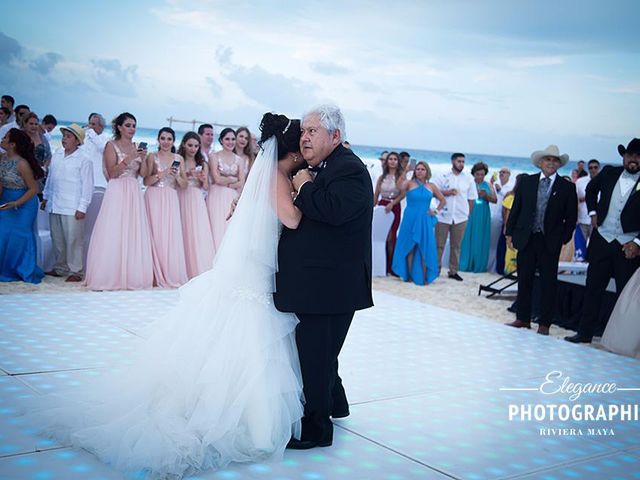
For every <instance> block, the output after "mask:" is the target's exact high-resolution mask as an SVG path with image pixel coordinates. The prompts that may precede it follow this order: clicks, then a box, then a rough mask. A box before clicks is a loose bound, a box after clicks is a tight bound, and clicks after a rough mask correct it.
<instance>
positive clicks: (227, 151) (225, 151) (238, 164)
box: [207, 128, 245, 250]
mask: <svg viewBox="0 0 640 480" xmlns="http://www.w3.org/2000/svg"><path fill="white" fill-rule="evenodd" d="M218 141H219V142H220V144H221V145H222V150H221V151H219V152H215V153H212V154H211V155H210V156H209V159H210V164H209V174H210V175H211V180H212V185H211V188H209V195H208V196H207V210H208V212H209V221H210V223H211V232H212V233H213V244H214V246H215V248H216V250H218V249H219V248H220V245H221V244H222V238H223V237H224V233H225V231H226V229H227V217H228V215H229V211H230V210H231V206H232V204H233V202H234V200H236V199H237V198H238V197H239V196H240V192H241V191H242V186H243V185H244V180H245V173H244V160H242V159H241V158H240V157H239V156H238V155H236V154H235V153H234V149H235V148H236V132H235V131H234V130H233V128H225V129H224V130H222V131H221V132H220V136H219V138H218Z"/></svg>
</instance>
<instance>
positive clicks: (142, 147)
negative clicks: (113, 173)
mask: <svg viewBox="0 0 640 480" xmlns="http://www.w3.org/2000/svg"><path fill="white" fill-rule="evenodd" d="M146 149H147V142H140V143H139V144H138V150H146Z"/></svg>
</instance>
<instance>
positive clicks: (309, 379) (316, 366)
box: [296, 312, 354, 443]
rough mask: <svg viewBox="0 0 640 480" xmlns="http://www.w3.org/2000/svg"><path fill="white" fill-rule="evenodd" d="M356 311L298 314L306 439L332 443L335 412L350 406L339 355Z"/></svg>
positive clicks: (297, 340) (299, 354)
mask: <svg viewBox="0 0 640 480" xmlns="http://www.w3.org/2000/svg"><path fill="white" fill-rule="evenodd" d="M353 314H354V312H351V313H347V314H337V315H313V314H296V315H297V317H298V319H299V320H300V323H299V324H298V327H297V328H296V343H297V345H298V356H299V358H300V369H301V370H302V381H303V383H304V389H303V390H304V396H305V405H304V418H303V419H302V439H303V440H312V441H315V442H319V443H324V442H331V441H332V440H333V423H331V419H330V418H329V417H330V416H331V412H332V411H334V410H336V411H338V410H344V409H346V408H348V402H347V397H346V394H345V391H344V387H343V386H342V379H341V378H340V376H339V375H338V355H339V354H340V350H341V349H342V345H343V344H344V340H345V338H346V337H347V332H348V331H349V326H350V325H351V320H352V319H353Z"/></svg>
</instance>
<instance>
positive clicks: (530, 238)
mask: <svg viewBox="0 0 640 480" xmlns="http://www.w3.org/2000/svg"><path fill="white" fill-rule="evenodd" d="M531 160H532V162H533V164H534V165H535V166H537V167H538V168H539V169H540V170H541V173H539V174H538V173H535V174H532V175H527V176H525V177H523V178H522V181H521V183H520V186H519V188H518V190H517V192H516V195H515V198H514V200H513V207H512V209H511V213H510V214H509V220H508V221H507V227H506V231H505V236H506V240H507V244H509V245H513V247H515V248H517V249H518V259H517V260H518V309H517V313H516V320H515V321H513V322H511V323H508V324H507V325H509V326H511V327H516V328H531V291H532V289H533V279H534V277H535V272H536V269H538V271H539V272H540V283H541V285H542V304H541V315H540V320H539V323H538V333H539V334H541V335H549V327H550V326H551V321H552V320H553V310H554V306H555V301H556V290H557V286H558V259H559V258H560V250H561V249H562V245H563V244H565V243H567V242H568V241H570V240H571V236H572V234H573V230H574V229H575V228H576V221H577V217H578V197H577V196H576V187H575V185H574V184H573V183H571V182H569V181H567V180H565V179H564V178H562V177H561V176H560V175H558V174H557V173H556V172H557V171H558V169H559V168H560V167H561V166H563V165H566V164H567V162H568V161H569V156H568V155H566V154H564V155H560V150H558V147H557V146H555V145H549V146H548V147H547V148H546V149H545V150H540V151H537V152H533V154H532V155H531Z"/></svg>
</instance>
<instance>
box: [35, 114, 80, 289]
mask: <svg viewBox="0 0 640 480" xmlns="http://www.w3.org/2000/svg"><path fill="white" fill-rule="evenodd" d="M60 131H61V132H62V148H61V149H58V150H57V151H56V152H55V153H54V154H53V156H52V157H51V163H50V165H49V175H48V177H47V183H46V184H45V187H44V191H43V197H44V200H43V201H42V204H41V206H40V208H42V209H43V210H45V209H46V210H47V211H48V212H49V225H50V228H51V241H52V243H53V251H54V252H55V257H56V263H55V265H54V266H53V270H52V271H50V272H47V275H51V276H54V277H62V276H66V277H67V280H66V281H67V282H79V281H80V280H82V274H83V272H84V262H83V245H84V218H85V214H86V212H87V208H88V207H89V204H90V203H91V196H92V194H93V166H92V164H91V160H89V158H88V157H87V156H86V155H85V151H84V149H82V148H79V147H80V145H82V144H83V142H84V135H85V131H84V129H83V128H82V127H81V126H80V125H78V124H76V123H72V124H71V125H69V126H68V127H60Z"/></svg>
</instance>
